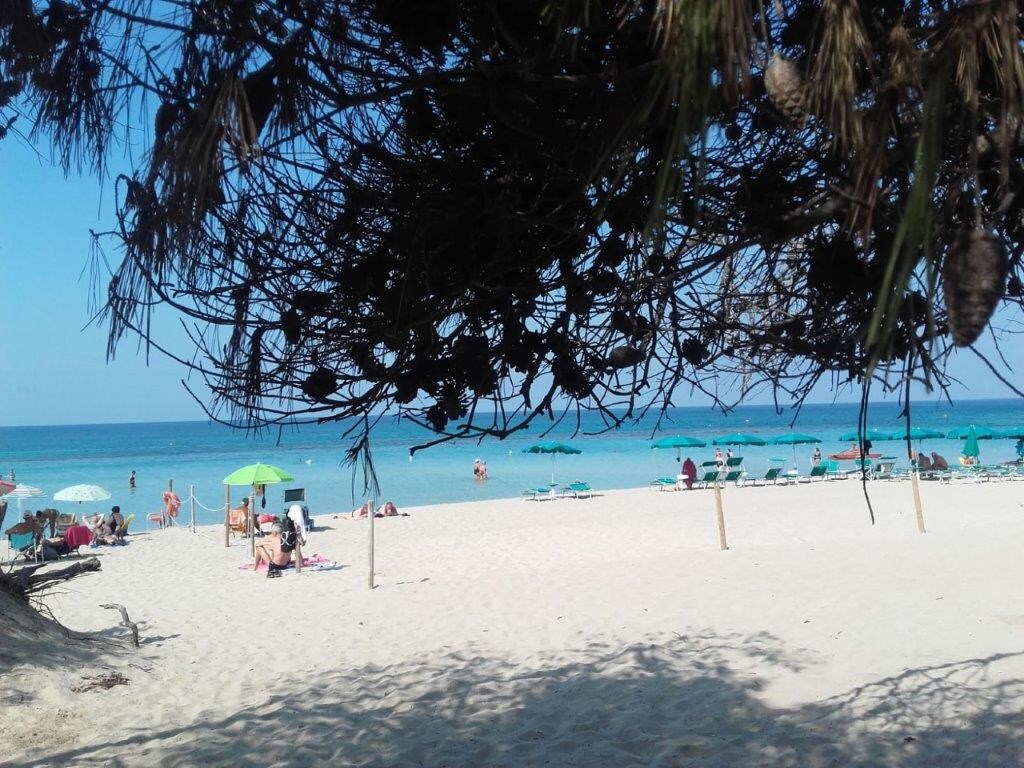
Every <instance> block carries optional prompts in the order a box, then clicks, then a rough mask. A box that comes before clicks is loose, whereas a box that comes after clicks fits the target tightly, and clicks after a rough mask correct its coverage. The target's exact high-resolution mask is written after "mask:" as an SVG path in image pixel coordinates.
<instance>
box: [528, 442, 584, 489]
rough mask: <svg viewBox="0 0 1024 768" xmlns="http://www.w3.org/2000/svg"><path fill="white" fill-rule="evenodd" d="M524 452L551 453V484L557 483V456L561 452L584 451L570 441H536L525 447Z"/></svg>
mask: <svg viewBox="0 0 1024 768" xmlns="http://www.w3.org/2000/svg"><path fill="white" fill-rule="evenodd" d="M523 453H549V454H551V485H552V486H554V484H555V456H557V455H558V454H560V453H583V451H581V450H580V449H579V448H573V447H572V446H571V445H569V444H568V443H556V442H548V443H534V444H533V445H531V446H530V447H529V448H523Z"/></svg>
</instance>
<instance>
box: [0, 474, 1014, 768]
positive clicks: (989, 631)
mask: <svg viewBox="0 0 1024 768" xmlns="http://www.w3.org/2000/svg"><path fill="white" fill-rule="evenodd" d="M870 488H871V492H872V499H873V502H874V505H875V511H876V515H877V517H878V524H877V525H875V526H874V527H872V526H871V525H870V524H869V521H868V513H867V509H866V507H865V505H864V501H863V497H862V496H861V490H860V485H859V483H857V482H855V481H833V482H828V483H816V484H814V485H802V486H797V487H778V488H774V487H773V488H763V489H760V488H759V489H754V488H740V489H737V488H728V489H726V490H725V492H724V494H723V495H724V499H725V505H726V519H727V525H728V534H729V544H730V546H731V549H730V550H729V551H727V552H722V551H719V549H718V541H717V532H716V526H715V516H714V504H713V494H712V492H710V491H694V492H689V493H660V492H657V491H649V490H646V489H641V490H636V491H622V492H613V493H607V494H605V495H602V496H600V497H598V498H594V499H589V500H557V501H543V502H529V501H520V500H508V501H501V502H481V503H471V504H461V505H449V506H445V507H433V508H418V509H409V510H405V511H408V512H410V513H411V516H410V517H403V518H398V519H386V520H378V521H377V525H376V530H377V534H378V536H377V578H378V584H379V586H378V588H377V589H375V590H374V591H372V592H371V591H369V590H368V589H367V585H366V580H367V572H366V570H367V568H366V561H367V555H366V550H367V544H366V541H367V524H366V522H365V521H354V522H352V521H350V522H340V521H335V520H331V519H328V518H326V517H321V518H319V520H320V522H321V523H323V524H326V525H327V526H329V528H330V529H329V530H325V531H323V532H317V533H315V534H313V538H312V542H311V547H310V549H311V551H315V552H320V553H323V554H326V555H328V556H330V557H332V558H336V559H337V560H338V561H339V563H340V564H341V565H342V566H343V567H342V568H340V570H335V571H329V572H319V573H317V572H306V573H303V574H300V575H292V574H290V575H287V576H285V577H284V578H281V579H276V580H267V579H266V578H263V577H262V576H257V575H254V574H253V573H251V572H244V571H240V570H238V568H237V566H238V565H239V564H240V563H242V562H244V561H245V560H246V553H247V551H248V550H247V549H246V548H245V546H246V545H245V542H243V541H242V540H238V539H236V540H235V542H234V544H233V545H232V547H231V548H230V549H225V548H224V546H223V537H222V535H221V534H220V533H219V532H218V531H216V530H210V529H205V534H206V536H207V537H206V538H204V537H199V536H194V535H192V534H189V533H188V532H187V531H185V530H180V529H178V530H170V531H162V532H153V533H149V534H146V533H142V534H140V535H135V536H133V537H132V541H131V543H130V545H129V546H127V547H124V548H118V549H106V550H100V556H101V559H102V563H103V568H102V571H101V572H100V573H97V574H91V575H87V576H83V577H80V578H79V579H76V580H75V581H73V582H71V583H69V584H68V585H67V586H66V587H65V588H64V589H63V590H62V591H61V592H60V593H59V594H57V595H54V596H52V597H51V598H49V603H50V605H51V606H52V607H53V609H54V611H55V613H56V614H57V615H58V616H59V617H60V618H61V619H62V620H63V621H64V622H65V623H66V624H67V625H69V626H70V627H72V628H74V629H79V630H95V631H100V632H105V633H107V634H109V635H112V636H115V637H118V638H121V637H124V636H125V630H124V629H122V628H120V627H118V626H116V623H117V618H118V617H117V616H116V614H115V613H114V612H112V611H104V610H101V609H99V608H98V607H97V606H98V604H99V603H105V602H117V603H123V604H124V605H126V606H128V608H129V610H130V612H131V614H132V617H133V619H136V620H137V621H139V622H140V627H141V631H142V636H143V640H144V642H143V646H142V648H141V649H140V650H139V651H135V650H131V651H130V652H123V651H119V650H116V649H113V648H112V649H111V650H110V651H109V652H108V651H106V650H104V649H102V648H100V649H98V654H97V656H96V657H95V658H96V661H92V662H89V661H85V660H83V658H81V657H79V656H68V658H67V660H66V661H63V662H62V661H60V660H54V659H52V658H51V659H49V660H48V661H47V663H46V665H45V668H44V669H40V666H39V665H38V664H36V665H23V666H20V667H18V668H17V669H15V670H14V671H13V672H9V673H6V674H4V676H3V678H2V679H0V685H2V688H0V694H2V700H0V707H2V708H0V763H3V764H5V765H8V764H9V765H53V766H63V765H74V766H99V765H104V766H105V765H124V766H134V765H139V766H152V765H166V766H192V765H224V766H250V765H251V766H274V765H296V766H306V765H345V766H347V765H373V766H378V765H379V766H418V765H423V766H540V765H548V766H562V765H573V766H624V765H644V766H677V765H686V766H741V767H746V766H751V767H752V766H762V765H780V766H794V767H796V766H814V767H816V766H821V767H822V768H824V766H922V767H923V766H929V768H931V767H933V766H960V765H963V766H972V767H974V766H1017V765H1024V729H1022V726H1024V696H1022V695H1021V694H1022V693H1024V589H1022V587H1021V585H1022V582H1024V558H1022V557H1021V556H1020V552H1021V548H1022V541H1024V509H1022V508H1021V504H1020V503H1019V500H1021V499H1022V498H1024V494H1022V491H1024V483H1017V482H1001V483H980V484H974V483H965V484H962V485H958V484H953V485H937V484H934V483H923V484H922V492H923V497H924V503H925V507H926V509H925V515H926V520H927V524H928V529H929V532H928V533H927V534H926V535H923V536H922V535H919V534H918V533H917V532H916V529H915V524H914V514H913V507H912V500H911V491H910V486H909V484H908V483H906V482H894V483H884V482H883V483H873V484H871V486H870ZM41 652H42V651H41ZM54 668H56V671H55V669H54ZM102 669H112V670H118V671H121V672H123V673H124V674H125V675H126V676H127V677H128V678H129V679H130V682H129V684H128V685H127V686H118V687H114V688H112V689H110V690H101V691H89V692H85V693H72V692H71V690H70V689H71V687H72V686H74V685H79V684H81V678H82V676H83V675H84V674H87V673H88V674H94V673H95V672H97V671H102ZM5 756H6V757H7V758H8V762H6V763H4V757H5Z"/></svg>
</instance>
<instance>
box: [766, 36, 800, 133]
mask: <svg viewBox="0 0 1024 768" xmlns="http://www.w3.org/2000/svg"><path fill="white" fill-rule="evenodd" d="M764 88H765V90H766V91H767V92H768V98H769V99H771V101H772V104H774V105H775V108H776V109H777V110H779V112H781V113H782V114H783V115H784V116H785V117H786V119H787V120H789V121H790V122H792V123H794V124H796V125H798V126H801V127H802V126H803V125H804V123H806V122H807V113H808V104H809V96H808V93H807V83H805V82H804V78H803V76H802V75H801V74H800V70H798V69H797V67H796V65H795V64H794V63H793V62H791V61H790V60H789V59H786V58H783V57H782V56H780V55H779V54H775V55H773V56H772V60H771V63H769V64H768V67H767V68H766V69H765V71H764Z"/></svg>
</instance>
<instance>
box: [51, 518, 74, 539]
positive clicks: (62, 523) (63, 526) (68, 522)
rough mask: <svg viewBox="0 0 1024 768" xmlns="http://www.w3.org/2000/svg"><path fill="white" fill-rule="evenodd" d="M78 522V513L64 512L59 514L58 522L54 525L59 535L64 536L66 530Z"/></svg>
mask: <svg viewBox="0 0 1024 768" xmlns="http://www.w3.org/2000/svg"><path fill="white" fill-rule="evenodd" d="M77 524H78V517H77V516H76V515H74V514H71V513H70V512H62V513H61V514H59V515H57V523H56V525H55V526H54V530H55V531H56V533H57V535H58V536H63V535H64V531H66V530H67V529H68V528H70V527H71V526H73V525H77Z"/></svg>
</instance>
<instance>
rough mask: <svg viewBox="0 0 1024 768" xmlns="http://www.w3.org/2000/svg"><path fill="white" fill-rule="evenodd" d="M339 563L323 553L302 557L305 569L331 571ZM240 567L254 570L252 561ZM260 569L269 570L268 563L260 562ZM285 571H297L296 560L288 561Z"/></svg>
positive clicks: (261, 571)
mask: <svg viewBox="0 0 1024 768" xmlns="http://www.w3.org/2000/svg"><path fill="white" fill-rule="evenodd" d="M337 565H338V564H337V562H335V561H334V560H331V559H329V558H326V557H324V556H323V555H310V556H309V557H304V558H302V570H304V571H329V570H331V569H333V568H334V567H336V566H337ZM238 569H239V570H241V571H251V570H252V563H244V564H243V565H240V566H238ZM258 570H259V572H260V573H266V572H267V564H266V563H260V567H259V569H258ZM284 572H285V573H294V572H295V561H294V560H293V561H292V562H290V563H288V565H287V567H286V568H285V570H284Z"/></svg>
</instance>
